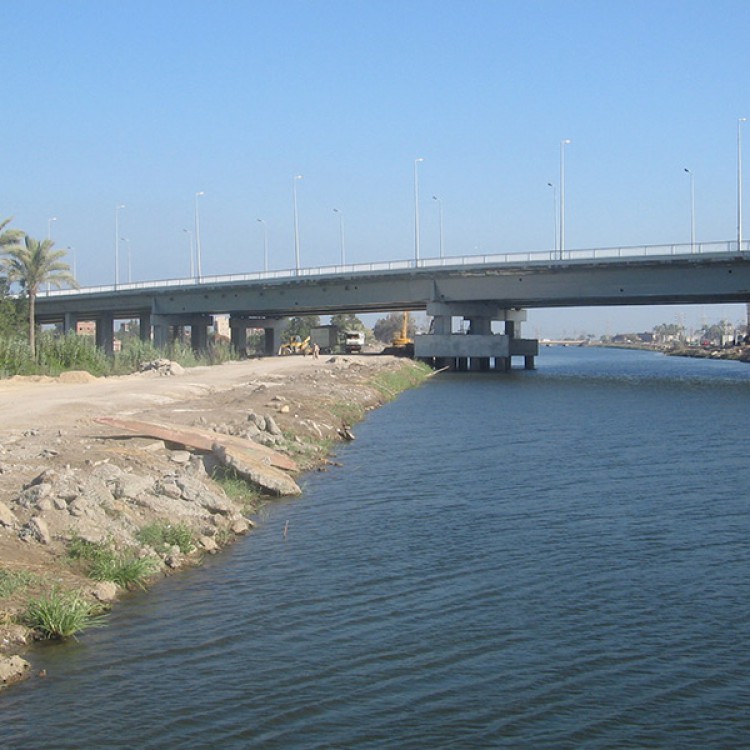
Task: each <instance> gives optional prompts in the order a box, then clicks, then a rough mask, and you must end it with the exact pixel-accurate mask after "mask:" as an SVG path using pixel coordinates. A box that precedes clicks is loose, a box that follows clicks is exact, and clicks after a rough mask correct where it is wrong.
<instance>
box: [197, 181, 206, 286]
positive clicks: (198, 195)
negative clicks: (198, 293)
mask: <svg viewBox="0 0 750 750" xmlns="http://www.w3.org/2000/svg"><path fill="white" fill-rule="evenodd" d="M201 195H205V193H204V192H203V191H202V190H201V191H200V192H199V193H196V194H195V272H196V274H197V275H198V281H200V280H201V277H202V276H203V269H202V268H201V220H200V214H199V213H198V198H200V196H201Z"/></svg>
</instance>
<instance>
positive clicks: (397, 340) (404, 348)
mask: <svg viewBox="0 0 750 750" xmlns="http://www.w3.org/2000/svg"><path fill="white" fill-rule="evenodd" d="M391 346H392V348H393V353H394V354H401V355H404V356H407V357H410V356H412V355H413V354H414V340H413V339H411V338H409V313H408V312H404V314H403V316H402V318H401V330H400V331H397V332H396V334H395V335H394V337H393V340H392V341H391Z"/></svg>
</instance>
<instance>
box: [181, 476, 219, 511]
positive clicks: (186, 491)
mask: <svg viewBox="0 0 750 750" xmlns="http://www.w3.org/2000/svg"><path fill="white" fill-rule="evenodd" d="M176 483H177V486H178V487H179V488H180V490H181V491H182V498H183V499H184V500H187V501H188V502H190V503H196V504H197V505H200V506H201V507H202V508H205V509H206V510H208V511H210V512H211V513H221V514H222V515H226V514H227V513H231V512H232V510H233V507H232V504H231V502H230V501H229V500H227V499H226V498H223V497H219V495H215V494H214V493H213V492H211V491H210V490H209V489H208V488H207V487H206V486H205V485H203V484H202V483H201V482H198V481H196V480H195V479H190V478H189V477H181V478H179V479H178V480H177V482H176Z"/></svg>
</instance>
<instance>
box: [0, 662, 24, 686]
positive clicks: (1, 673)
mask: <svg viewBox="0 0 750 750" xmlns="http://www.w3.org/2000/svg"><path fill="white" fill-rule="evenodd" d="M30 670H31V664H29V662H27V661H26V659H22V658H21V657H20V656H0V687H7V686H8V685H12V684H13V683H14V682H18V681H19V680H23V679H24V678H26V677H28V676H29V674H30Z"/></svg>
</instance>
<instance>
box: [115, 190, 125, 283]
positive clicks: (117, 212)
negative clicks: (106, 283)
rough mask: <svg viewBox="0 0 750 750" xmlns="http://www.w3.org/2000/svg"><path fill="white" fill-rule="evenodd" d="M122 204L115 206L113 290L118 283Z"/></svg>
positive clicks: (123, 205)
mask: <svg viewBox="0 0 750 750" xmlns="http://www.w3.org/2000/svg"><path fill="white" fill-rule="evenodd" d="M121 208H125V204H124V203H120V204H119V205H117V206H115V289H117V286H118V284H119V283H120V209H121Z"/></svg>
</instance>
